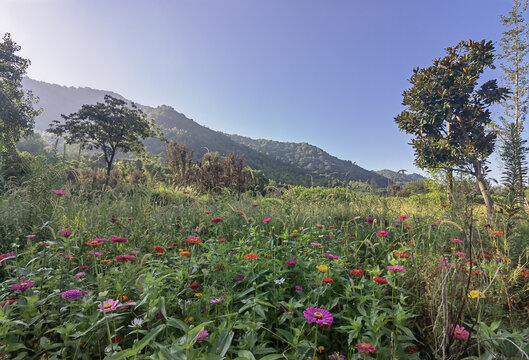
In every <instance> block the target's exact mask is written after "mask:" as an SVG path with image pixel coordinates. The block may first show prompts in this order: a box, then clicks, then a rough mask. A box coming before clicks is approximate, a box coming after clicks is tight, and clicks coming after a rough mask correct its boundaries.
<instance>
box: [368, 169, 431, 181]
mask: <svg viewBox="0 0 529 360" xmlns="http://www.w3.org/2000/svg"><path fill="white" fill-rule="evenodd" d="M375 172H376V173H377V174H379V175H382V176H384V177H385V178H387V179H389V180H391V183H393V182H395V183H406V182H410V181H419V180H424V179H426V178H425V177H424V176H422V175H419V174H416V173H413V174H404V176H403V174H402V172H399V171H393V170H389V169H382V170H377V171H375Z"/></svg>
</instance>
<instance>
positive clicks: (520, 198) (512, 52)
mask: <svg viewBox="0 0 529 360" xmlns="http://www.w3.org/2000/svg"><path fill="white" fill-rule="evenodd" d="M527 5H528V1H527V0H514V2H513V8H512V10H511V11H510V12H509V16H501V17H500V18H501V22H502V24H503V25H504V26H505V27H506V28H507V30H505V31H504V32H503V37H502V39H501V41H500V46H501V50H502V54H501V56H500V58H501V59H502V60H503V62H502V63H501V69H502V70H503V74H504V76H503V80H504V84H505V85H506V86H507V87H508V88H509V90H510V91H511V93H512V95H511V96H510V98H508V99H506V100H505V101H504V102H502V103H501V104H502V105H503V107H504V109H505V117H501V120H502V122H503V129H502V132H501V134H502V138H503V139H502V140H503V145H502V150H501V152H502V154H501V159H502V161H503V164H504V168H505V171H504V173H503V175H504V176H503V182H504V185H505V186H506V187H507V189H508V196H507V197H508V198H509V199H510V201H509V203H510V204H511V205H510V206H508V209H509V212H513V211H514V212H517V211H518V210H517V209H519V208H520V206H522V207H523V202H524V183H525V176H526V174H527V163H526V160H525V159H526V153H527V150H526V149H525V148H524V146H523V143H524V141H522V140H521V134H522V133H523V123H524V121H525V118H526V116H527V101H528V99H527V95H528V93H529V81H528V79H527V76H528V75H529V63H528V62H527V61H526V59H527V54H528V53H529V45H528V43H527V40H528V37H529V27H528V25H529V24H528V23H527V21H526V20H525V19H524V16H523V15H524V13H525V12H526V10H527ZM515 205H517V206H515Z"/></svg>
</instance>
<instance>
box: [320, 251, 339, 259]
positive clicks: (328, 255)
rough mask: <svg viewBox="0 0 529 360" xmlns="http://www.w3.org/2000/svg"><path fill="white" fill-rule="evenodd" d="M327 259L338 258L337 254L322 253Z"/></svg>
mask: <svg viewBox="0 0 529 360" xmlns="http://www.w3.org/2000/svg"><path fill="white" fill-rule="evenodd" d="M323 255H324V256H325V257H326V258H327V259H331V260H338V256H336V255H333V254H329V253H325V254H323Z"/></svg>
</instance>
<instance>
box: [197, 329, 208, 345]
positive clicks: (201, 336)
mask: <svg viewBox="0 0 529 360" xmlns="http://www.w3.org/2000/svg"><path fill="white" fill-rule="evenodd" d="M208 337H209V333H208V331H207V330H202V331H201V332H199V333H198V336H197V343H200V342H202V341H204V340H206V339H207V338H208Z"/></svg>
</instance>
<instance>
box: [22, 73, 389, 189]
mask: <svg viewBox="0 0 529 360" xmlns="http://www.w3.org/2000/svg"><path fill="white" fill-rule="evenodd" d="M22 84H23V86H24V88H26V89H28V90H31V91H32V92H33V93H34V95H36V96H37V97H38V98H39V99H40V101H39V103H38V104H37V106H36V107H40V108H42V109H43V113H42V114H41V115H39V116H38V117H37V118H36V119H35V128H36V129H37V130H46V129H47V128H48V126H49V124H50V123H51V122H52V121H53V120H58V119H61V116H60V115H61V114H70V113H73V112H75V111H77V110H78V109H79V108H80V107H81V106H82V105H83V104H95V103H96V102H101V101H103V98H104V96H105V95H106V94H109V95H111V96H113V97H116V98H119V99H122V100H126V101H128V100H127V99H125V98H124V97H123V96H121V95H119V94H117V93H115V92H111V91H103V90H96V89H91V88H87V87H66V86H60V85H55V84H49V83H46V82H42V81H37V80H32V79H30V78H24V80H23V82H22ZM137 105H138V107H139V108H140V109H142V110H143V111H144V112H145V113H147V114H148V115H149V116H151V117H152V118H153V119H154V120H155V122H156V125H157V126H158V127H159V128H160V129H161V130H162V132H163V134H164V137H165V138H166V139H168V140H171V141H176V142H179V143H184V144H186V146H187V148H188V150H189V151H190V152H191V153H192V154H193V157H194V158H195V159H200V158H201V157H202V155H204V154H205V153H206V152H208V151H212V152H218V153H219V154H220V155H225V154H227V153H229V152H234V153H237V154H241V155H243V156H244V157H245V159H246V162H247V163H248V165H250V167H252V168H253V169H258V170H261V171H262V172H263V173H264V174H265V175H266V176H267V177H269V178H271V179H274V180H276V181H278V182H281V183H286V184H293V185H304V186H310V185H315V186H317V185H321V186H332V185H335V184H337V183H340V182H348V181H363V182H371V183H375V184H377V185H378V186H380V187H385V186H387V185H388V179H387V178H385V177H384V176H381V175H379V174H377V173H375V172H373V171H368V170H366V169H363V168H361V167H359V166H357V165H355V164H354V163H352V162H351V161H345V160H341V159H338V158H337V157H334V156H332V155H330V154H328V153H327V152H325V151H323V150H322V149H320V148H318V147H316V146H313V145H310V144H307V143H287V142H279V141H272V140H263V139H260V140H254V139H250V138H247V137H243V136H239V135H228V134H224V133H221V132H218V131H214V130H211V129H209V128H207V127H205V126H202V125H200V124H198V123H197V122H195V121H193V120H191V119H189V118H187V117H186V116H185V115H184V114H182V113H179V112H178V111H176V110H175V109H173V108H172V107H170V106H167V105H162V106H158V107H155V108H153V107H150V106H144V105H139V104H137ZM145 145H146V148H147V151H149V152H150V153H153V154H159V155H163V154H164V152H165V144H164V143H163V142H162V141H160V140H158V139H147V140H146V141H145Z"/></svg>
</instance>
